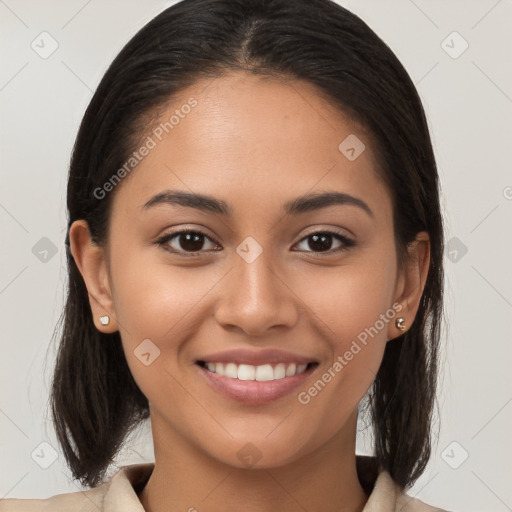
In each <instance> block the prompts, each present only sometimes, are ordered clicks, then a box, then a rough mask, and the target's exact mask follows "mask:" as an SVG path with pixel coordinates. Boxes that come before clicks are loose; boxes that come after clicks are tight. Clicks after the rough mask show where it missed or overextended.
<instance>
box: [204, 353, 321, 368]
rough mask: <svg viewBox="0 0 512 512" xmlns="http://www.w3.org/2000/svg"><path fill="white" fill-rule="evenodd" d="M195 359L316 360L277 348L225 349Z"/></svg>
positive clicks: (242, 361)
mask: <svg viewBox="0 0 512 512" xmlns="http://www.w3.org/2000/svg"><path fill="white" fill-rule="evenodd" d="M197 361H204V362H206V363H236V364H250V365H253V366H259V365H263V364H278V363H295V364H308V363H315V362H316V360H315V359H314V358H312V357H308V356H302V355H298V354H294V353H293V352H286V351H284V350H279V349H262V350H249V349H238V350H226V351H224V352H216V353H214V354H207V355H204V356H202V357H199V358H198V359H197Z"/></svg>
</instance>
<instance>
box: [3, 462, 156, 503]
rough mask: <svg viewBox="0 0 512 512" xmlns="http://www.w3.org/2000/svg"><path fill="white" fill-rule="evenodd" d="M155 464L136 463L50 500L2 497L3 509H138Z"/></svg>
mask: <svg viewBox="0 0 512 512" xmlns="http://www.w3.org/2000/svg"><path fill="white" fill-rule="evenodd" d="M153 467H154V465H153V464H150V463H146V464H133V465H130V466H125V467H123V468H121V469H120V470H119V471H118V472H117V473H115V475H113V477H112V478H111V479H110V480H109V481H107V482H105V483H103V484H102V485H99V486H98V487H94V488H93V489H88V490H86V491H78V492H70V493H65V494H57V495H55V496H52V497H50V498H47V499H16V498H8V499H3V500H0V512H75V511H76V512H101V511H107V510H108V511H109V512H118V511H119V512H121V511H123V512H125V511H126V510H127V509H128V508H130V509H131V510H134V511H135V510H137V506H139V507H140V506H141V505H140V501H139V499H138V497H137V488H138V487H139V486H140V485H141V484H143V483H145V481H146V480H147V478H149V475H150V474H151V471H152V469H153Z"/></svg>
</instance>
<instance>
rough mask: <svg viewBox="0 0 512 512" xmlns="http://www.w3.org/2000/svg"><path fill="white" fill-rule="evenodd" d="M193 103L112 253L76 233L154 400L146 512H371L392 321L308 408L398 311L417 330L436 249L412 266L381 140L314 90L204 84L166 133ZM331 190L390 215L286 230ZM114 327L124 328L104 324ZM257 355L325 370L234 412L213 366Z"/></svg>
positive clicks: (323, 213) (423, 244) (120, 199)
mask: <svg viewBox="0 0 512 512" xmlns="http://www.w3.org/2000/svg"><path fill="white" fill-rule="evenodd" d="M189 97H194V98H195V99H196V100H197V102H198V104H197V106H196V107H195V108H194V109H193V110H192V111H191V112H190V114H188V115H187V116H186V117H185V118H184V119H182V120H180V123H179V124H178V125H177V126H176V127H175V128H174V129H173V131H172V132H170V133H169V135H168V136H166V137H165V138H164V139H163V140H162V141H161V142H160V143H159V144H158V145H157V147H156V148H154V149H153V150H152V151H151V152H150V153H149V155H148V156H146V157H145V158H144V159H143V161H142V162H141V163H140V164H139V165H138V166H137V168H136V169H135V170H134V171H133V172H132V173H131V174H130V175H129V176H127V177H126V178H124V180H123V182H122V183H121V184H120V185H119V186H118V188H117V190H116V191H115V195H114V197H113V209H112V215H111V218H110V225H109V226H110V230H109V237H108V240H107V243H106V245H105V246H104V247H100V246H96V245H94V244H93V243H92V242H91V240H90V236H89V231H88V227H87V223H86V222H85V221H83V220H82V221H76V222H75V223H74V224H73V226H72V227H71V231H70V240H71V250H72V253H73V256H74V258H75V261H76V262H77V265H78V267H79V269H80V271H81V273H82V275H83V277H84V280H85V282H86V285H87V289H88V291H89V295H90V303H91V310H92V317H93V319H94V322H95V325H96V326H97V328H98V329H99V330H100V331H102V332H114V331H116V330H119V331H120V333H121V338H122V342H123V346H124V350H125V354H126V357H127V361H128V364H129V367H130V369H131V371H132V373H133V376H134V378H135V380H136V382H137V384H138V385H139V387H140V389H141V390H142V392H143V393H144V394H145V396H146V397H147V398H148V400H149V403H150V411H151V422H152V431H153V438H154V446H155V470H154V472H153V474H152V476H151V478H150V480H149V482H148V484H147V485H146V487H145V488H144V490H143V491H142V493H141V494H140V496H139V497H140V499H141V502H142V504H143V506H144V508H145V510H147V511H151V512H163V511H169V510H189V509H190V508H191V507H194V508H195V509H197V510H198V511H199V512H201V511H203V510H205V511H206V510H207V511H212V512H213V511H215V512H217V511H218V512H220V511H225V510H235V509H244V510H246V511H248V512H257V511H266V512H268V511H274V510H276V511H278V510H279V511H297V510H303V509H306V510H311V511H313V510H324V511H338V512H339V511H340V510H343V511H361V510H362V509H363V508H364V505H365V503H366V501H367V496H366V495H365V494H364V492H363V489H362V487H361V485H360V483H359V481H358V477H357V472H356V465H355V439H356V421H357V408H358V404H359V402H360V400H361V399H362V397H363V396H364V394H365V393H366V391H367V390H368V388H369V387H370V385H371V383H372V381H373V379H374V377H375V374H376V373H377V371H378V368H379V365H380V363H381V360H382V357H383V351H384V348H385V345H386V341H387V340H388V339H393V338H395V337H397V336H398V335H400V334H402V332H403V331H400V330H398V328H397V327H396V326H395V322H394V320H392V321H389V322H388V323H386V325H385V327H384V328H383V329H381V330H380V331H379V333H378V335H376V336H374V337H373V338H370V340H371V341H369V343H368V344H367V345H366V346H364V347H363V348H362V350H361V351H360V352H359V353H358V354H357V355H355V356H354V358H353V359H352V360H351V361H350V362H348V364H347V365H346V366H345V367H344V368H343V370H342V371H341V372H339V374H337V376H336V377H335V378H333V379H332V380H331V382H329V383H328V384H327V385H326V386H325V388H323V389H322V390H321V392H319V393H318V394H317V395H316V396H315V397H313V398H311V401H310V402H309V403H308V404H306V405H304V404H301V403H299V401H298V399H297V394H298V392H300V391H304V390H307V389H308V388H309V387H310V386H311V385H312V384H313V383H314V382H315V381H316V380H317V379H318V378H319V377H320V376H321V375H322V373H323V372H325V371H327V370H328V369H329V368H330V367H332V365H333V362H334V361H335V360H336V357H337V356H338V355H343V354H344V353H345V352H346V351H347V350H348V349H349V347H350V345H351V343H352V341H353V340H355V339H356V338H357V335H358V334H359V333H361V331H363V330H364V329H365V328H368V327H370V326H373V325H374V324H375V322H376V321H377V320H378V319H379V315H380V314H382V313H385V312H386V311H387V310H389V309H390V308H391V307H392V305H393V304H394V303H399V304H400V305H401V306H402V310H401V311H400V314H399V315H396V316H403V317H404V318H405V320H406V326H407V327H409V326H410V325H411V323H412V321H413V319H414V316H415V315H416V312H417V309H418V305H419V301H420V298H421V294H422V291H423V288H424V284H425V279H426V276H427V272H428V262H429V250H430V248H429V247H430V246H429V238H428V235H427V233H424V232H422V233H419V234H418V237H417V240H416V242H414V243H413V244H411V246H410V248H409V255H410V259H409V262H408V263H407V264H406V265H405V266H404V267H402V268H399V266H398V263H397V252H396V247H395V243H394V228H393V215H392V213H393V212H392V201H391V195H390V192H389V190H387V188H386V186H385V185H384V182H383V181H382V180H381V178H380V177H379V174H378V172H377V170H376V169H377V165H376V160H375V155H374V153H373V152H372V144H371V137H370V136H369V135H368V134H367V133H366V132H365V130H364V129H363V128H362V127H360V126H358V125H356V124H355V123H354V122H352V121H351V120H350V119H349V118H348V117H346V116H345V115H344V114H343V112H341V111H340V110H339V109H337V108H335V107H334V106H333V105H332V104H330V103H329V102H328V101H327V100H326V99H324V98H322V96H321V95H320V94H319V93H318V91H317V90H316V89H315V88H314V86H312V85H310V84H308V83H305V82H302V81H289V80H287V81H285V80H283V79H278V78H275V77H274V78H269V77H261V76H255V75H252V74H248V73H243V72H232V73H229V74H227V75H225V76H224V77H222V78H217V79H215V80H213V81H211V82H197V83H196V84H194V85H193V86H191V87H189V88H188V89H187V90H185V91H183V94H182V96H180V98H175V99H174V100H173V102H172V103H170V104H169V106H168V110H167V111H166V112H164V114H163V115H162V118H163V119H168V118H169V117H170V115H172V113H173V112H174V110H175V109H176V108H180V106H181V105H183V103H185V102H186V100H187V99H188V98H189ZM150 133H151V132H148V134H150ZM148 134H145V135H144V136H147V135H148ZM349 134H355V135H357V136H358V138H359V139H360V140H362V141H364V143H365V145H366V149H365V151H363V153H362V154H361V155H360V156H359V157H358V158H357V159H356V160H354V161H349V160H348V159H347V158H346V157H345V156H344V155H343V154H342V153H341V152H340V151H339V150H338V145H339V144H340V142H341V141H343V140H344V139H345V138H346V137H347V136H348V135H349ZM167 189H173V190H183V191H187V192H196V193H202V194H207V195H211V196H214V197H216V198H219V199H222V200H224V201H225V202H226V203H227V204H228V205H229V206H230V207H231V208H232V210H233V216H232V218H228V217H223V216H222V215H220V214H215V213H211V212H210V213H207V212H201V211H199V210H196V209H193V208H190V207H184V206H176V205H174V206H173V205H169V204H159V205H157V206H154V207H152V208H147V209H145V210H143V209H142V206H143V205H144V204H145V203H146V202H147V201H148V200H149V199H151V198H152V197H153V196H154V195H156V194H158V193H160V192H162V191H165V190H167ZM328 190H331V191H338V192H344V193H347V194H350V195H352V196H354V197H356V198H359V199H361V200H363V201H364V202H365V203H366V204H367V205H368V206H369V208H370V209H371V210H372V212H373V216H370V215H369V214H368V213H366V212H365V211H364V210H363V209H362V208H358V207H356V206H353V205H334V206H330V207H327V208H322V209H318V210H315V211H311V212H307V213H300V214H297V215H289V216H287V215H284V213H283V210H282V205H283V203H284V202H286V201H289V200H292V199H294V198H296V197H298V196H301V195H303V194H306V193H310V192H319V191H322V192H323V191H328ZM180 229H193V230H195V231H197V230H199V231H201V232H203V233H204V234H205V235H206V236H207V237H210V238H211V239H212V240H211V241H210V240H209V239H208V238H202V239H200V241H199V243H198V244H197V245H196V247H198V250H197V251H196V254H197V253H200V254H201V255H200V256H192V257H187V256H186V254H185V255H183V253H185V252H186V250H184V249H183V246H184V243H183V237H181V238H180V237H179V236H177V237H175V238H174V239H172V241H169V242H167V246H168V247H169V245H170V246H171V247H172V248H174V249H175V250H176V251H178V252H179V251H180V250H181V255H180V254H177V253H175V254H173V253H171V252H169V251H166V250H165V246H164V245H158V244H157V243H155V241H156V240H157V239H158V238H159V237H161V236H162V235H164V234H168V233H171V232H173V231H178V230H180ZM325 229H331V230H332V229H333V230H336V231H338V232H339V233H340V234H343V235H345V236H347V237H349V238H350V239H352V240H354V241H355V245H354V246H352V247H347V248H346V250H344V251H336V250H335V249H337V248H339V247H340V246H343V243H342V242H340V241H339V240H337V239H336V238H335V237H333V238H330V239H329V238H328V239H327V248H328V249H329V245H328V244H329V240H331V244H332V245H331V247H332V248H331V249H330V252H328V251H324V252H321V251H319V250H318V248H317V247H318V246H315V245H314V244H313V243H312V242H311V238H308V235H312V234H313V233H319V232H320V233H321V232H322V230H324V231H325ZM248 236H251V237H253V238H254V239H255V240H256V241H257V242H258V244H259V245H260V246H261V248H262V250H263V252H262V253H261V255H260V256H259V257H258V258H257V259H256V260H255V261H253V262H252V263H248V262H246V261H245V260H244V259H243V258H241V257H240V256H239V254H238V253H237V252H236V248H237V247H238V246H239V245H240V243H241V242H242V241H243V240H244V239H245V238H246V237H248ZM201 241H202V242H203V243H202V245H201ZM180 244H181V245H180ZM186 247H189V246H186ZM215 247H220V250H217V251H215V250H214V249H215ZM190 252H191V251H190V249H189V253H190ZM105 314H108V315H110V317H111V322H110V324H109V325H108V326H103V325H101V323H100V321H99V318H100V316H102V315H105ZM147 338H149V339H151V340H152V342H153V343H154V344H155V345H157V346H158V348H159V349H160V355H159V357H158V358H156V359H155V360H154V362H152V364H150V365H149V366H145V365H144V364H141V361H140V360H139V359H138V358H137V357H136V356H135V355H134V350H135V349H136V348H137V346H138V345H139V344H140V343H141V341H142V340H144V339H147ZM247 347H248V348H251V349H259V348H280V349H283V350H287V351H290V352H293V353H298V354H302V355H308V356H311V357H312V358H313V359H314V360H316V361H318V363H319V366H318V367H317V368H316V370H315V371H314V373H313V374H311V375H310V376H309V378H308V380H307V382H306V384H305V385H303V386H301V387H300V388H299V389H297V390H296V391H293V392H291V393H290V394H289V395H287V396H284V397H282V398H279V399H277V400H276V401H274V402H271V403H269V404H263V405H247V404H243V403H240V402H237V401H235V400H233V399H231V398H228V397H225V396H224V395H222V394H220V393H219V392H218V391H216V390H214V389H213V388H212V387H211V386H210V385H209V384H208V383H207V381H206V380H205V379H203V378H200V377H201V375H200V374H199V372H200V370H199V369H198V367H197V365H196V364H195V361H196V359H197V358H198V356H199V355H200V354H205V353H212V352H218V351H223V350H226V349H231V348H247ZM247 443H252V444H253V445H255V446H256V447H257V450H258V452H259V455H260V456H261V458H260V459H259V460H258V461H257V463H256V464H255V465H254V466H252V467H246V466H245V465H244V463H243V462H242V461H241V460H240V458H239V457H238V456H237V454H238V452H239V451H240V449H241V448H242V447H244V445H246V444H247Z"/></svg>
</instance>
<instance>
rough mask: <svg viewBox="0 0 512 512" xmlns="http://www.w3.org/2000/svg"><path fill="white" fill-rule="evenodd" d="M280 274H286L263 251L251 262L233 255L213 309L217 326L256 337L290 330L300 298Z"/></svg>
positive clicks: (297, 316) (296, 317) (294, 320)
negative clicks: (271, 330)
mask: <svg viewBox="0 0 512 512" xmlns="http://www.w3.org/2000/svg"><path fill="white" fill-rule="evenodd" d="M280 274H285V273H283V272H279V270H278V266H277V265H275V264H272V263H271V262H270V261H269V260H268V259H267V258H266V257H265V251H263V252H262V253H261V254H260V256H259V257H258V258H257V259H256V260H254V261H252V262H251V263H248V262H247V261H245V260H244V259H243V258H241V257H239V255H238V254H235V255H234V264H233V268H232V270H231V271H230V272H229V273H228V275H227V276H226V278H225V279H224V280H223V286H222V292H221V293H220V298H219V300H218V302H217V306H216V308H215V318H216V320H217V322H218V323H219V325H221V326H222V327H224V328H227V329H241V330H242V331H243V332H244V333H245V334H246V335H248V336H255V337H257V336H263V335H265V334H268V331H269V330H270V329H272V328H274V329H276V328H277V327H280V328H282V329H284V328H290V327H293V325H294V324H295V323H296V322H297V320H298V318H299V314H298V310H297V301H298V300H299V299H298V298H297V296H296V295H295V294H294V293H293V286H292V284H291V283H289V282H286V276H282V275H280Z"/></svg>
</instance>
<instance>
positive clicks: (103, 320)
mask: <svg viewBox="0 0 512 512" xmlns="http://www.w3.org/2000/svg"><path fill="white" fill-rule="evenodd" d="M100 322H101V325H108V324H109V323H110V317H109V316H108V315H105V316H100Z"/></svg>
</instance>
